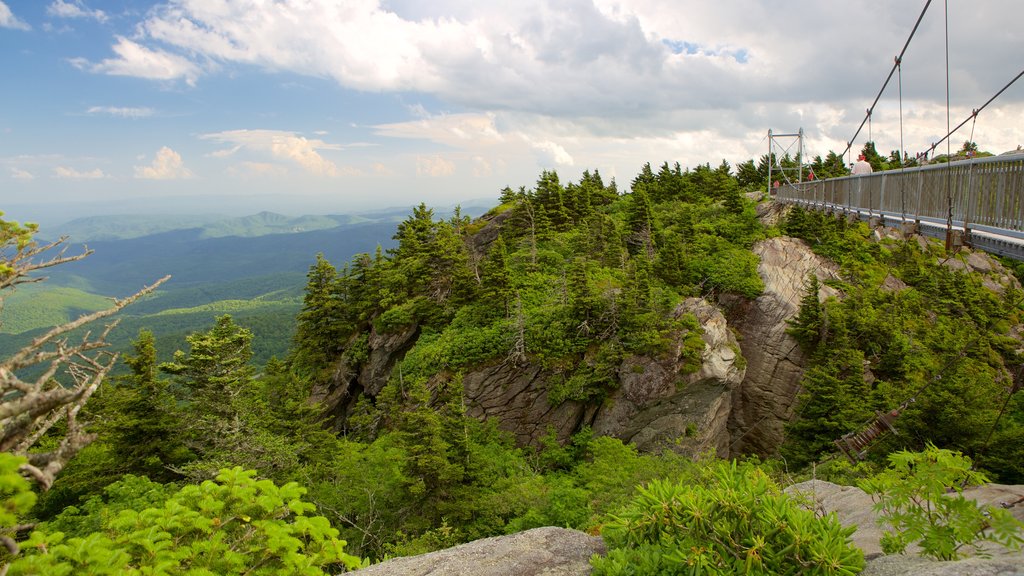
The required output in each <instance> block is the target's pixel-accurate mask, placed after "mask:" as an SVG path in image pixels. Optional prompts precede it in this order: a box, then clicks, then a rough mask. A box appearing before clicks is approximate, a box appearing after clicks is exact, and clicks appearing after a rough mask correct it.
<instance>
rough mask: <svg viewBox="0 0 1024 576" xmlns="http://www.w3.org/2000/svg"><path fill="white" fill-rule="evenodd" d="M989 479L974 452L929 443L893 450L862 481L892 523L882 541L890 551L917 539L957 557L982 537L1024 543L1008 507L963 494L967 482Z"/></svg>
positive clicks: (941, 555)
mask: <svg viewBox="0 0 1024 576" xmlns="http://www.w3.org/2000/svg"><path fill="white" fill-rule="evenodd" d="M987 482H988V480H987V478H986V477H985V474H984V473H982V472H979V471H977V470H975V469H974V466H973V465H972V463H971V460H970V458H967V457H965V456H963V455H962V454H960V453H958V452H952V451H950V450H940V449H938V448H936V447H935V446H934V445H928V446H927V447H926V448H925V450H924V451H922V452H907V451H903V450H901V451H899V452H893V453H892V454H890V455H889V468H887V469H886V470H885V471H883V472H881V473H880V474H878V475H876V476H874V477H872V478H869V479H867V480H865V481H863V482H861V483H860V486H861V488H863V489H864V491H866V492H867V493H869V494H871V496H872V498H873V499H874V500H875V509H876V510H877V511H878V512H880V513H881V518H880V521H881V522H883V523H884V524H886V525H888V526H889V529H888V530H886V531H885V533H884V535H883V536H882V542H881V543H882V550H884V551H885V552H886V553H887V554H902V553H903V552H904V551H906V549H907V546H908V545H910V544H918V545H919V546H920V547H921V554H922V555H924V556H932V557H934V558H936V559H938V560H956V559H958V558H960V557H962V556H963V555H964V553H963V551H962V550H964V549H967V550H971V551H973V552H975V553H979V552H981V551H982V549H981V546H980V544H981V543H982V542H995V543H997V544H1001V545H1003V546H1005V547H1007V548H1010V549H1019V548H1020V546H1021V544H1022V543H1024V537H1022V529H1024V523H1021V522H1020V521H1018V520H1017V519H1016V518H1014V517H1013V515H1012V514H1010V511H1009V510H1004V509H1002V508H996V507H993V506H984V507H979V506H978V504H977V503H976V502H974V501H973V500H968V499H967V498H965V497H964V495H963V490H964V488H967V487H969V486H978V485H981V484H986V483H987Z"/></svg>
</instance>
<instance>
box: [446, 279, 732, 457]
mask: <svg viewBox="0 0 1024 576" xmlns="http://www.w3.org/2000/svg"><path fill="white" fill-rule="evenodd" d="M673 314H674V315H675V316H676V317H680V316H682V315H683V314H693V315H694V316H695V317H696V318H697V320H698V322H699V323H700V325H701V330H702V334H701V339H702V340H703V341H704V350H703V352H702V354H701V360H702V363H701V366H700V368H699V369H698V370H697V371H696V372H692V373H687V372H686V370H685V365H686V358H684V357H683V351H684V345H683V340H682V336H683V334H680V335H679V337H678V338H676V341H675V343H674V345H673V346H672V347H670V349H669V350H668V351H667V352H666V353H664V354H661V355H659V356H658V357H650V356H629V357H627V358H625V359H624V360H623V361H622V363H621V364H620V365H619V366H618V368H617V369H616V371H615V378H616V379H617V381H618V386H617V388H615V389H614V390H613V391H612V392H611V393H610V394H609V396H608V397H607V398H606V399H605V400H604V401H603V402H602V403H600V404H596V403H586V402H580V401H575V400H567V401H564V402H560V403H558V404H557V405H553V404H552V403H551V401H550V399H549V391H550V390H551V387H552V386H551V380H552V379H553V378H558V377H560V376H559V375H557V374H555V373H553V372H551V371H549V370H545V369H543V368H541V367H539V366H537V365H534V364H523V365H516V364H513V363H510V362H503V363H501V364H494V365H489V366H483V367H480V368H477V369H475V370H471V371H469V372H467V373H466V374H465V375H464V376H463V379H462V385H463V389H464V391H465V394H466V405H467V410H468V413H469V415H470V416H473V417H476V418H481V419H483V418H494V419H496V421H497V422H498V426H499V427H500V428H501V429H503V430H506V431H508V432H510V433H512V434H513V435H514V436H515V438H516V441H517V442H518V443H519V444H520V445H536V444H537V443H538V441H539V440H540V438H541V437H543V436H544V435H546V434H547V433H548V431H549V430H552V431H554V433H555V436H556V438H558V439H559V440H561V441H565V440H567V439H568V438H569V437H570V436H571V435H572V434H573V433H574V432H576V431H578V430H579V429H580V428H581V427H582V426H584V425H590V426H591V427H592V428H593V430H594V432H595V433H596V434H599V435H607V436H614V437H616V438H619V439H621V440H623V441H624V442H632V443H634V444H636V445H637V447H638V448H640V449H642V450H646V449H651V450H653V449H657V448H662V447H665V446H671V447H672V448H673V449H676V450H679V451H684V452H687V453H692V454H696V453H699V452H703V451H706V450H708V449H712V448H713V449H715V450H716V451H718V454H721V455H725V454H727V453H728V448H729V437H728V429H727V424H728V415H729V412H730V409H731V399H732V389H733V388H734V387H736V386H737V385H739V383H740V382H741V381H742V380H743V374H744V371H743V368H742V367H741V366H742V358H741V356H740V352H739V351H740V347H739V343H738V342H737V340H736V337H735V336H734V335H733V333H732V331H731V330H730V328H729V326H728V324H727V323H726V320H725V317H724V316H723V315H722V313H721V311H719V310H718V309H717V308H716V307H715V306H713V305H712V304H710V303H708V302H707V301H705V300H703V299H700V298H689V299H687V300H686V301H685V302H683V303H682V304H681V305H680V306H679V307H677V309H676V310H675V311H674V312H673Z"/></svg>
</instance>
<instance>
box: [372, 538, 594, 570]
mask: <svg viewBox="0 0 1024 576" xmlns="http://www.w3.org/2000/svg"><path fill="white" fill-rule="evenodd" d="M604 553H605V546H604V542H603V541H602V540H601V539H600V538H598V537H595V536H588V535H586V534H584V533H583V532H578V531H576V530H566V529H565V528H552V527H547V528H534V529H533V530H527V531H525V532H519V533H517V534H511V535H509V536H495V537H493V538H485V539H483V540H476V541H474V542H469V543H468V544H462V545H460V546H456V547H454V548H448V549H447V550H440V551H437V552H431V553H429V554H421V555H419V556H409V557H407V558H396V559H394V560H388V561H387V562H381V563H380V564H375V565H373V566H370V567H368V568H364V569H362V570H359V571H358V574H360V575H362V574H365V575H366V576H585V575H587V574H590V572H591V569H590V557H591V556H593V555H594V554H604Z"/></svg>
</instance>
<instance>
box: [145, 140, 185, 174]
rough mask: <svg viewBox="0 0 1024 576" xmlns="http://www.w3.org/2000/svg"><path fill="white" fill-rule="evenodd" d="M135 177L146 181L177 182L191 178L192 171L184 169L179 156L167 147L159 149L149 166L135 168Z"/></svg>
mask: <svg viewBox="0 0 1024 576" xmlns="http://www.w3.org/2000/svg"><path fill="white" fill-rule="evenodd" d="M135 177H136V178H143V179H147V180H179V179H182V178H191V177H192V171H191V170H189V169H188V168H185V163H184V162H182V160H181V155H180V154H178V153H177V152H175V151H174V150H171V149H170V148H168V147H167V146H164V147H162V148H160V150H158V151H157V153H156V156H155V157H154V158H153V162H152V164H150V165H149V166H136V167H135Z"/></svg>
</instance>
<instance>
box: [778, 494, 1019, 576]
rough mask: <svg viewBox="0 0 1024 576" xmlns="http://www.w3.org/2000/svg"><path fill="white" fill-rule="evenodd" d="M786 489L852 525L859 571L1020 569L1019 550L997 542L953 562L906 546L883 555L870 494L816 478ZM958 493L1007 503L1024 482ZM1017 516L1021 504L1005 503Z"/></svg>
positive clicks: (896, 575)
mask: <svg viewBox="0 0 1024 576" xmlns="http://www.w3.org/2000/svg"><path fill="white" fill-rule="evenodd" d="M786 492H787V493H790V494H794V495H798V496H799V497H801V498H802V499H806V500H807V501H808V502H811V503H813V506H814V508H815V509H816V510H818V511H822V512H825V513H835V514H836V517H837V518H838V519H839V521H840V522H841V523H842V524H843V525H844V526H856V527H857V531H856V532H854V533H853V543H854V544H855V545H856V546H857V547H858V548H860V549H861V550H863V551H864V555H865V557H866V558H868V565H867V567H866V568H865V570H864V571H863V572H862V573H861V574H865V575H868V576H959V575H964V574H970V575H974V576H990V575H991V576H996V575H1000V576H1010V575H1014V576H1022V575H1024V554H1022V553H1021V552H1010V551H1008V550H1007V549H1005V548H1003V547H1002V546H998V545H995V544H992V543H988V542H986V543H985V545H984V546H983V548H984V550H985V552H986V553H987V554H990V555H991V556H992V557H991V558H979V557H971V558H966V559H963V560H959V561H955V562H937V561H935V560H931V559H928V558H922V557H920V556H917V555H916V554H917V552H918V551H919V548H917V547H916V546H911V547H909V548H908V549H907V554H908V555H898V556H883V555H882V547H881V545H880V544H879V541H880V539H881V537H882V528H881V527H879V526H878V523H877V518H878V516H877V515H876V514H875V512H874V511H873V510H872V501H871V497H870V496H868V495H867V494H865V493H864V491H863V490H861V489H860V488H856V487H854V486H839V485H837V484H832V483H831V482H823V481H821V480H809V481H807V482H801V483H800V484H795V485H793V486H790V487H788V488H786ZM964 496H966V497H967V498H969V499H971V500H974V501H976V502H977V503H978V504H980V505H988V506H998V505H1000V504H1003V503H1012V502H1015V501H1017V500H1018V499H1020V498H1021V497H1024V486H1007V485H1003V484H988V485H986V486H975V487H971V488H967V489H966V490H964ZM1011 511H1012V513H1013V515H1014V516H1015V517H1016V518H1017V519H1018V520H1024V505H1021V504H1018V505H1017V506H1015V507H1013V508H1011Z"/></svg>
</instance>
